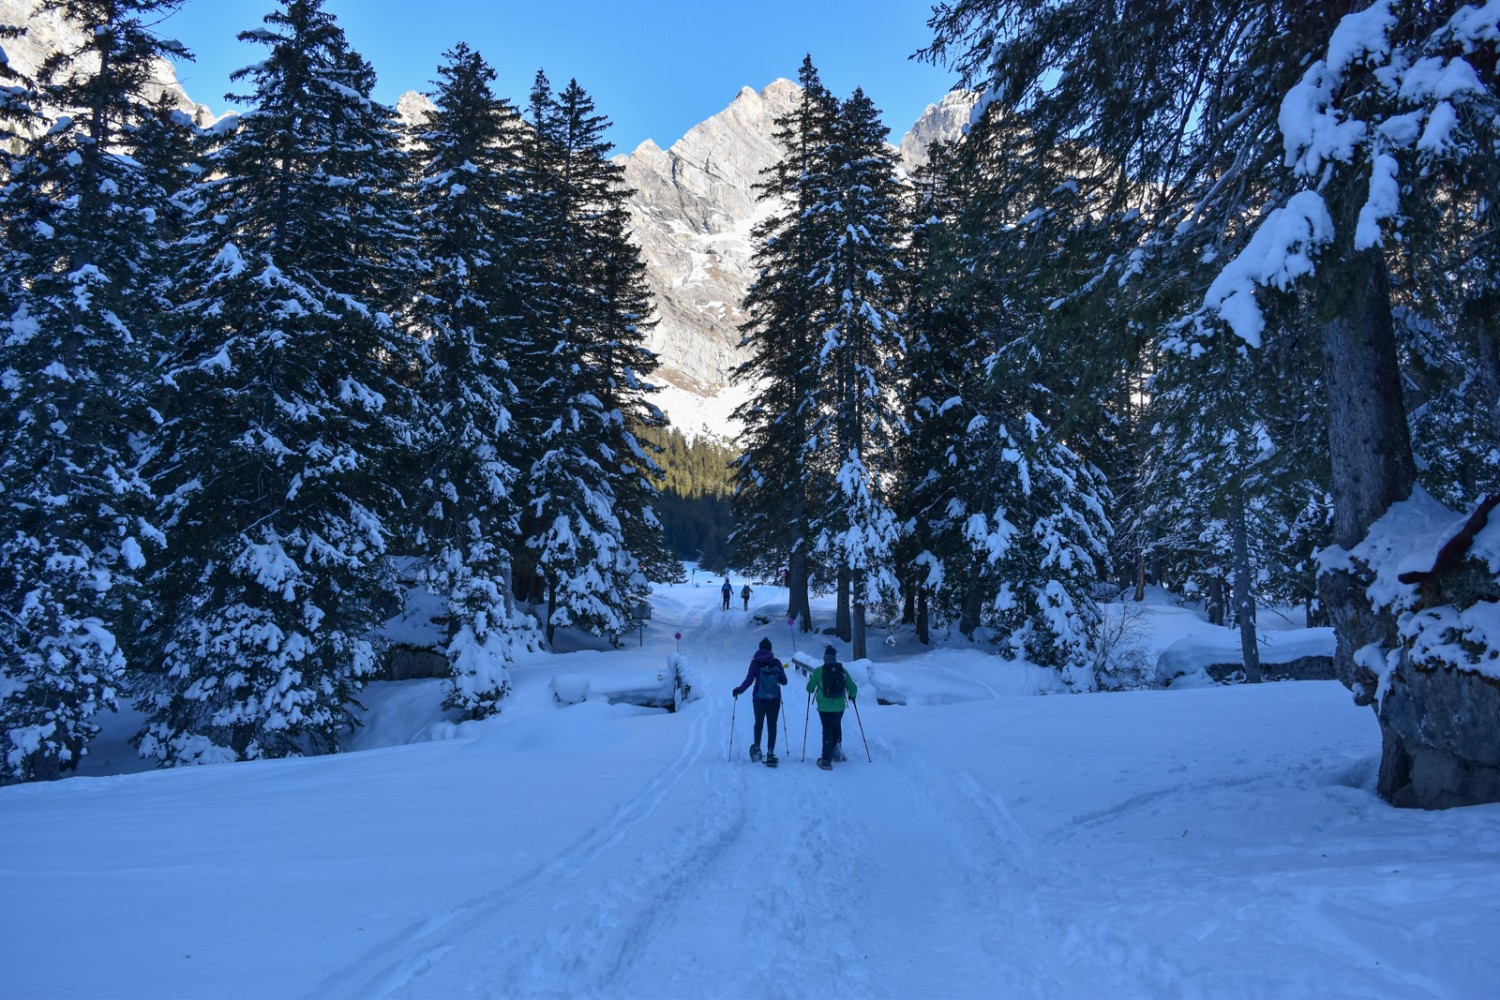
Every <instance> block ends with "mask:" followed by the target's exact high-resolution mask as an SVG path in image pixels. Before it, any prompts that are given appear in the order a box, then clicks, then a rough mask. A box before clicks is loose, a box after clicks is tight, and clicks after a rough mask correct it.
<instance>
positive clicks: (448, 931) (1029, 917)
mask: <svg viewBox="0 0 1500 1000" xmlns="http://www.w3.org/2000/svg"><path fill="white" fill-rule="evenodd" d="M679 593H680V591H679ZM689 593H691V592H689ZM704 593H707V591H704ZM715 596H716V595H715ZM655 624H656V626H657V630H656V631H657V633H658V635H659V636H660V637H663V638H657V639H656V640H655V641H656V642H657V643H662V642H664V641H665V639H664V637H665V636H670V635H671V634H673V633H674V632H678V631H680V632H682V633H683V635H684V637H685V639H686V640H687V641H686V642H685V643H684V646H683V652H684V653H685V654H686V656H687V657H688V660H689V663H690V665H691V667H692V669H693V670H694V671H695V673H696V674H697V677H698V679H699V681H700V682H701V683H703V684H705V685H706V687H707V691H706V695H707V696H706V697H705V698H704V699H703V700H701V701H698V702H695V703H693V704H692V705H690V706H689V707H688V708H687V709H686V710H685V711H684V712H682V713H679V717H678V718H677V719H674V720H668V721H664V722H662V723H660V724H662V725H664V726H666V725H672V724H674V723H676V724H678V725H680V726H681V727H682V728H683V730H684V738H683V739H682V742H681V747H680V752H679V753H678V754H677V755H676V757H675V758H674V759H672V760H671V761H670V763H669V764H667V765H666V766H665V767H664V768H663V769H662V770H661V771H660V772H659V773H658V774H655V775H653V776H651V778H650V780H649V781H647V782H646V784H645V785H644V786H643V787H642V788H641V789H640V791H639V792H637V793H636V794H634V795H633V796H631V797H630V798H628V799H626V800H625V801H623V802H622V803H621V804H620V806H619V807H618V808H617V810H616V811H615V813H614V815H612V816H611V817H610V819H609V820H608V822H607V823H606V824H605V825H604V826H603V827H601V828H599V829H597V830H594V831H591V832H590V833H588V834H587V835H585V836H584V837H582V838H581V839H579V840H577V841H575V842H573V843H570V844H567V845H564V846H562V847H560V849H559V850H558V851H557V852H556V853H555V854H552V855H551V856H549V857H547V858H545V859H544V860H541V861H540V862H539V863H537V864H536V865H535V866H534V867H532V868H530V869H529V870H528V871H527V872H525V873H524V874H521V875H519V876H518V877H516V878H514V879H512V880H510V881H508V882H506V883H505V884H504V885H499V886H495V887H493V888H491V889H489V890H487V891H485V892H482V893H478V894H476V895H475V896H474V897H473V898H472V899H470V900H468V901H466V902H464V903H463V904H462V905H459V906H456V907H454V908H452V909H451V910H449V911H448V912H445V913H441V914H435V915H432V916H431V917H430V918H428V919H425V920H423V921H420V922H419V923H416V924H413V925H412V926H409V927H407V928H404V929H403V930H401V931H400V932H399V933H397V934H396V935H394V936H393V937H392V938H390V939H388V940H385V941H382V942H380V943H379V944H377V945H376V946H375V947H374V948H372V949H371V950H370V951H369V952H368V953H366V954H364V955H361V956H359V957H358V958H357V959H356V960H355V961H354V962H352V963H350V964H349V966H348V967H347V968H346V969H344V970H342V971H340V972H338V973H335V974H333V975H331V976H329V977H328V978H326V979H324V980H323V981H322V982H321V983H320V984H319V985H318V988H317V989H316V990H315V991H314V993H315V995H318V996H376V997H408V996H410V997H428V996H455V995H478V996H484V995H495V996H504V995H547V994H549V993H554V992H557V993H565V994H567V995H572V996H606V995H608V996H674V997H676V996H708V995H713V996H806V995H810V994H815V993H817V994H830V995H835V996H915V995H924V994H931V992H932V991H933V989H934V984H936V983H942V984H944V986H943V992H944V993H945V994H948V995H962V993H963V991H964V986H963V984H966V983H967V984H972V990H973V995H993V994H994V991H995V989H996V986H997V983H999V984H1003V986H1004V989H1003V992H1006V993H1013V994H1033V995H1036V994H1045V993H1050V992H1055V991H1056V990H1057V989H1058V983H1059V976H1060V975H1061V973H1060V969H1061V968H1062V966H1061V963H1060V961H1059V959H1058V956H1056V955H1046V954H1038V953H1036V950H1035V949H1036V948H1037V946H1038V944H1039V943H1045V942H1046V941H1047V940H1048V939H1049V938H1050V937H1051V936H1052V935H1048V934H1043V933H1040V930H1041V928H1040V921H1041V920H1042V915H1041V914H1040V913H1039V912H1038V910H1037V909H1036V906H1035V903H1034V900H1035V896H1036V894H1035V891H1034V884H1033V883H1034V881H1035V878H1036V876H1035V874H1034V867H1035V857H1034V854H1033V852H1032V850H1031V848H1030V845H1029V843H1028V841H1027V838H1026V836H1025V835H1024V834H1023V833H1022V832H1021V831H1020V829H1019V828H1018V827H1017V826H1016V825H1015V824H1014V823H1013V822H1011V821H1010V819H1009V817H1008V815H1007V814H1006V813H1005V811H1004V808H1003V806H1001V805H1000V804H998V803H996V802H995V801H993V800H992V799H991V798H990V797H989V796H987V795H985V794H983V793H982V792H980V791H979V789H978V788H977V786H976V785H974V784H973V782H972V780H969V779H967V778H966V777H965V776H964V775H963V773H962V772H961V771H955V770H953V769H952V768H948V767H938V766H936V765H935V764H934V763H933V762H931V761H930V760H928V759H927V756H926V754H925V753H923V752H922V750H921V748H918V747H900V748H896V747H893V746H892V745H891V744H890V743H889V742H887V741H886V740H883V739H882V738H881V737H880V736H879V735H878V734H877V735H876V736H875V737H874V738H873V739H872V741H871V744H870V747H871V753H872V755H873V756H874V757H875V760H874V762H873V763H871V762H869V761H868V760H867V759H866V757H865V753H864V749H863V744H862V743H861V742H860V735H859V723H858V721H857V720H856V718H855V716H854V713H853V712H852V711H851V712H849V713H847V716H846V731H845V746H846V749H847V750H848V751H849V756H850V760H849V762H848V763H845V764H842V765H840V766H838V767H837V768H836V769H835V770H834V771H833V772H832V773H825V772H823V771H820V770H818V769H817V768H816V767H815V766H814V765H813V763H812V761H811V759H810V758H809V759H808V760H807V761H806V762H805V763H804V762H803V760H802V734H801V733H800V732H793V730H796V729H800V728H802V727H803V726H804V723H806V728H807V731H808V736H807V740H808V743H809V744H810V745H811V746H813V747H815V746H816V745H817V740H818V720H817V719H816V717H815V715H816V713H812V714H813V717H812V718H810V719H809V718H808V713H807V709H806V693H805V691H804V688H803V685H802V683H801V678H800V676H799V675H797V674H796V673H795V672H793V678H794V680H793V683H791V684H789V685H788V687H787V689H786V695H787V698H786V704H787V708H788V712H787V713H786V714H787V718H786V720H785V721H786V726H785V728H784V730H783V733H782V734H779V735H780V739H779V740H778V742H779V743H780V747H779V749H780V750H781V753H782V760H783V765H782V767H780V768H778V769H775V770H771V769H768V768H765V767H763V766H760V765H757V764H752V763H750V762H749V761H748V759H747V752H748V748H749V743H750V732H751V717H750V705H749V700H748V698H747V699H744V700H743V701H742V703H741V704H739V705H736V704H735V703H734V702H733V701H732V700H731V699H730V698H729V689H730V688H731V687H732V686H734V685H735V684H737V683H738V682H739V681H740V680H741V679H742V676H743V670H744V665H745V664H746V663H747V662H748V660H749V655H750V653H751V652H753V650H754V648H755V644H756V642H757V641H758V639H759V638H760V637H761V636H762V635H765V634H770V635H772V637H773V641H775V640H776V639H777V638H779V637H778V636H777V630H774V629H771V628H767V627H764V626H759V625H757V624H756V622H755V621H754V619H753V618H752V616H751V615H747V614H746V613H745V612H743V611H741V610H739V609H738V608H735V609H733V610H731V611H730V612H727V613H726V612H723V611H721V610H720V609H719V607H718V606H717V600H713V601H711V602H704V603H703V605H702V606H698V605H696V604H691V603H687V602H674V601H672V600H665V601H663V600H661V599H660V598H659V600H658V604H657V607H656V619H655ZM784 644H785V645H789V644H790V643H789V642H787V643H784ZM785 652H786V651H785V650H783V651H782V653H783V655H784V654H785ZM731 719H733V720H734V727H735V730H736V731H735V739H734V749H733V757H732V759H731V758H730V757H729V742H730V740H729V736H730V726H731ZM788 733H789V734H790V736H791V739H790V742H791V746H787V745H786V744H787V736H786V734H788ZM814 755H815V751H814ZM893 809H894V810H899V812H900V814H901V816H902V819H903V821H902V822H896V823H893V822H891V819H892V815H891V813H892V810H893ZM1077 960H1078V956H1077V955H1076V954H1075V955H1074V956H1072V961H1073V962H1074V963H1075V964H1076V963H1077ZM705 970H718V971H717V973H716V975H715V976H714V977H712V978H711V979H708V980H706V979H705ZM564 984H565V985H564Z"/></svg>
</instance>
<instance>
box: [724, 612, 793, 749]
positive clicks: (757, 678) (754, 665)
mask: <svg viewBox="0 0 1500 1000" xmlns="http://www.w3.org/2000/svg"><path fill="white" fill-rule="evenodd" d="M747 589H748V588H747ZM785 683H786V668H785V667H783V666H782V665H781V661H780V660H778V659H777V658H776V657H774V656H772V655H771V640H770V639H762V640H761V641H760V648H759V649H757V650H756V651H755V655H754V656H752V657H750V669H749V670H748V671H746V672H745V682H744V683H743V684H741V685H740V686H739V687H737V688H735V689H734V696H735V697H736V698H738V697H739V696H740V695H742V694H744V693H745V690H746V689H747V688H749V687H751V686H752V685H753V686H754V688H755V694H754V696H753V697H752V698H751V701H750V703H751V704H752V705H753V706H754V707H755V742H754V743H752V744H750V759H751V760H760V759H761V758H760V731H761V727H762V726H763V725H765V724H766V723H769V724H770V727H769V731H768V732H767V733H766V766H767V767H775V766H776V720H777V718H778V717H780V715H781V687H782V685H783V684H785Z"/></svg>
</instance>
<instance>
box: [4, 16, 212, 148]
mask: <svg viewBox="0 0 1500 1000" xmlns="http://www.w3.org/2000/svg"><path fill="white" fill-rule="evenodd" d="M41 5H42V0H0V24H13V25H18V26H21V27H24V28H25V29H26V33H25V34H24V35H22V36H21V37H20V38H9V39H6V40H5V42H4V43H3V46H0V47H3V48H4V50H5V54H6V56H7V58H8V59H9V62H10V65H11V67H12V68H13V69H15V70H17V71H18V72H20V73H22V74H23V75H25V76H28V77H31V78H32V79H35V77H36V73H37V70H38V69H40V68H41V65H42V63H43V62H44V61H45V60H46V59H47V57H48V56H50V55H51V54H52V53H54V52H60V51H62V50H63V49H70V50H71V49H75V48H77V47H78V46H79V44H80V43H81V42H82V39H83V35H82V33H81V32H80V31H79V30H78V29H77V28H76V27H74V26H73V24H72V23H71V22H69V21H68V20H67V19H66V18H65V17H63V16H62V13H61V12H59V11H56V10H51V11H41V10H39V9H38V8H40V7H41ZM145 90H146V97H147V98H148V99H149V100H152V101H155V100H156V99H157V98H158V97H160V95H162V94H163V93H166V94H169V95H171V98H172V103H173V104H175V105H176V106H177V108H178V109H179V110H181V111H184V112H186V113H187V114H188V115H189V116H190V117H191V118H192V119H193V121H195V122H197V123H198V124H199V125H210V124H212V123H213V122H214V121H215V120H216V118H217V116H216V115H215V114H214V113H213V112H212V111H211V110H209V108H207V107H206V106H204V105H202V104H197V103H195V102H194V101H193V100H191V99H190V98H189V97H188V96H187V94H186V93H185V92H184V91H183V89H182V84H180V83H178V81H177V70H176V68H175V67H173V65H172V63H171V62H170V61H168V60H166V59H157V60H154V61H153V63H152V75H151V79H149V80H147V81H146V87H145Z"/></svg>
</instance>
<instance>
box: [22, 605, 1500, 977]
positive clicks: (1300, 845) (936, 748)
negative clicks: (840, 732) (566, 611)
mask: <svg viewBox="0 0 1500 1000" xmlns="http://www.w3.org/2000/svg"><path fill="white" fill-rule="evenodd" d="M735 582H736V585H737V584H738V581H735ZM760 596H761V597H763V598H765V603H763V604H761V605H760V606H752V610H751V613H750V614H748V615H747V614H745V613H743V612H740V611H732V612H722V611H720V610H718V603H717V592H716V590H715V589H714V588H712V587H710V586H701V587H694V586H692V585H680V586H674V587H669V588H665V589H663V590H661V591H659V592H658V594H657V595H656V599H655V608H656V615H655V618H654V619H653V621H652V623H651V625H650V626H649V627H648V628H647V630H646V632H645V643H644V645H641V646H634V647H627V648H625V649H622V650H618V651H613V652H604V653H598V652H587V653H579V654H568V655H562V656H556V657H550V658H549V657H539V658H537V659H536V660H535V661H528V663H526V664H524V665H522V666H520V667H518V669H517V671H516V673H515V680H516V696H515V698H514V699H513V700H512V702H511V703H509V705H508V708H507V710H506V712H505V714H504V715H502V716H501V717H500V718H499V719H495V720H490V721H487V722H484V723H477V724H475V723H470V724H465V725H463V726H460V727H456V728H455V727H453V726H451V725H450V726H436V727H433V728H431V729H429V730H428V731H427V732H426V735H427V736H431V737H445V736H446V737H448V738H446V739H442V738H439V739H431V740H429V741H427V742H422V743H417V744H412V745H402V746H390V747H387V748H385V749H378V750H370V751H366V752H359V753H349V754H344V755H341V756H337V757H324V758H316V759H308V760H286V761H267V762H258V763H248V764H234V765H225V766H218V767H202V768H189V769H183V770H179V771H170V772H153V773H146V774H132V775H121V776H115V777H106V778H71V779H67V780H64V781H59V782H54V783H50V784H37V785H25V786H13V787H7V788H0V814H3V815H4V817H5V822H4V823H3V824H0V857H3V858H4V861H3V862H0V868H3V884H4V885H5V888H6V897H7V899H8V900H9V901H10V903H11V905H9V906H7V907H4V908H0V940H3V941H4V942H5V946H4V956H5V958H4V968H5V981H6V987H5V991H4V992H5V994H6V995H7V996H11V997H17V998H31V997H49V998H66V997H99V996H153V997H188V996H191V997H203V998H209V997H243V996H278V997H280V996H319V997H344V996H350V997H354V996H359V997H438V996H442V997H447V996H477V997H488V996H496V997H501V996H534V995H547V996H609V997H616V996H618V997H664V996H670V997H700V996H701V997H707V996H713V997H737V996H814V995H827V996H868V997H933V996H943V997H950V996H975V997H978V996H984V997H993V996H1055V997H1081V996H1120V997H1128V996H1136V997H1146V996H1205V995H1206V996H1272V997H1275V996H1319V997H1344V996H1348V997H1354V996H1411V997H1478V996H1484V995H1489V994H1490V993H1492V992H1493V987H1494V984H1495V983H1496V982H1500V952H1497V951H1496V950H1495V949H1494V948H1493V947H1492V941H1491V938H1492V937H1493V932H1494V929H1495V928H1496V927H1500V806H1483V807H1477V808H1471V809H1459V810H1452V811H1450V812H1446V813H1426V812H1417V811H1401V810H1394V809H1391V808H1390V807H1388V806H1386V805H1384V804H1383V803H1382V802H1381V801H1380V800H1379V799H1378V798H1377V797H1376V796H1375V795H1374V793H1373V791H1372V788H1371V783H1372V780H1373V774H1374V769H1375V762H1376V760H1377V758H1378V754H1379V749H1380V748H1379V736H1378V730H1377V728H1376V727H1375V725H1374V723H1373V720H1371V719H1370V718H1369V716H1368V714H1367V712H1365V711H1364V710H1359V709H1355V708H1354V707H1353V706H1352V705H1350V703H1349V698H1348V694H1347V692H1346V691H1344V690H1343V689H1342V688H1341V687H1340V686H1339V685H1337V684H1336V683H1332V682H1326V683H1325V682H1303V683H1283V684H1267V685H1260V686H1242V687H1230V688H1218V687H1216V688H1197V689H1191V690H1187V691H1152V692H1139V693H1133V694H1108V695H1057V696H1048V697H1037V696H1035V694H1034V693H1029V692H1036V691H1038V690H1046V689H1047V686H1046V684H1045V681H1044V680H1043V679H1044V678H1045V677H1046V672H1045V671H1040V670H1038V669H1036V668H1027V667H1024V666H1014V665H1006V664H1003V663H1001V662H1000V661H998V660H997V659H996V658H994V657H993V656H990V655H988V654H987V653H985V652H984V651H982V650H976V649H972V648H969V647H966V646H964V645H963V644H957V645H954V646H950V647H948V648H945V649H939V650H933V651H928V652H914V651H912V650H911V649H910V648H908V647H905V646H901V645H898V646H897V647H886V646H882V647H879V648H880V650H881V652H882V654H884V655H883V656H882V659H881V661H880V662H879V663H876V664H873V665H869V666H866V665H862V664H857V665H855V667H854V675H855V677H856V678H857V679H858V680H859V681H860V683H861V697H860V699H859V717H858V718H856V715H855V713H854V712H853V711H850V712H849V713H847V715H846V717H845V734H846V735H845V748H846V750H847V751H848V755H849V757H850V760H849V762H848V763H846V764H841V765H838V766H836V767H835V769H834V770H833V771H832V772H831V773H824V772H822V771H820V770H818V769H817V768H815V767H813V766H812V764H811V763H802V762H801V757H802V731H801V730H802V729H803V727H804V726H805V727H806V732H807V734H808V742H809V743H810V744H813V745H815V744H816V740H817V738H818V720H817V719H816V718H815V717H813V718H808V717H806V715H805V712H806V698H807V695H806V693H805V691H804V690H803V688H802V686H801V683H800V679H798V680H794V681H793V683H792V684H791V685H789V686H788V687H787V688H786V689H785V690H786V698H787V702H788V711H787V712H786V713H785V715H784V722H783V731H782V733H781V734H779V738H778V741H777V743H778V749H779V750H780V752H781V754H782V759H783V764H782V766H781V767H780V768H779V769H777V770H774V771H773V770H768V769H766V768H763V767H761V766H759V765H755V764H751V763H749V761H748V760H747V758H746V755H745V753H746V749H747V747H748V743H749V735H750V733H749V730H750V705H749V703H748V702H747V701H746V700H744V699H741V700H739V701H734V700H731V698H730V697H729V694H730V688H731V687H732V686H733V685H735V684H736V683H738V682H739V681H740V680H741V679H742V678H743V677H744V671H745V665H746V663H747V662H748V658H749V654H750V652H751V651H752V650H753V649H754V648H755V643H756V642H757V641H758V640H759V639H760V638H761V637H762V636H763V635H769V636H770V637H771V639H772V641H773V643H774V644H775V645H776V647H777V650H778V652H779V653H780V654H781V655H783V656H785V655H786V653H787V652H788V651H789V649H790V647H791V645H792V640H793V638H794V637H793V635H792V634H791V632H790V631H789V630H788V629H787V628H786V626H785V625H784V623H783V622H782V620H781V619H780V610H781V609H780V607H779V606H778V605H777V604H776V599H777V597H778V596H779V595H778V593H777V591H776V590H775V588H772V587H764V588H761V590H760ZM828 610H829V609H827V608H820V609H818V613H819V614H824V613H826V612H827V611H828ZM757 616H758V617H759V620H757ZM763 622H770V623H772V624H762V623H763ZM677 633H680V634H681V635H682V639H681V640H677V639H675V638H674V635H675V634H677ZM797 643H798V646H799V650H800V651H801V652H802V653H804V654H805V653H807V652H809V651H811V652H813V653H814V654H815V653H816V652H817V650H818V649H819V648H820V647H821V640H819V641H817V642H814V643H809V641H808V639H807V638H806V637H797ZM809 647H811V649H809ZM679 649H680V651H681V654H682V655H683V656H684V657H685V658H686V660H687V661H688V666H689V670H690V672H691V673H693V674H694V675H695V676H696V678H697V680H698V682H699V683H700V685H701V690H702V692H703V693H704V697H703V698H702V699H701V700H699V701H695V702H692V703H690V704H688V705H687V706H686V707H685V708H684V710H683V711H681V712H679V713H677V714H668V713H665V712H662V711H652V710H646V709H640V708H634V707H630V706H623V705H616V706H611V705H608V704H606V703H604V702H601V701H587V702H584V703H582V704H578V705H573V706H569V707H563V706H560V705H559V704H557V703H556V702H555V701H554V700H553V699H552V698H551V697H550V690H551V688H550V683H551V679H552V678H553V677H555V676H556V675H557V673H558V672H568V671H572V670H575V669H578V668H579V667H578V665H579V664H589V665H591V664H595V663H597V664H600V665H601V666H602V665H603V664H605V663H606V662H613V663H616V664H617V667H616V668H615V669H618V670H621V671H630V670H652V669H658V668H660V667H661V666H662V665H663V664H664V663H665V661H666V659H667V657H668V656H669V655H672V654H674V653H677V652H678V651H679ZM589 668H590V669H592V666H590V667H589ZM891 678H895V681H894V682H892V681H891V680H890V679H891ZM887 683H896V684H898V685H899V686H901V687H903V688H904V689H906V690H908V691H913V692H918V693H925V696H923V697H914V698H912V699H911V703H910V704H908V705H905V706H897V705H881V704H879V703H878V699H877V697H876V696H877V695H878V694H879V693H880V691H881V690H882V688H883V685H885V684H887ZM403 690H405V691H407V692H408V693H413V692H415V693H417V694H415V695H413V697H412V698H409V699H408V701H415V700H420V698H419V695H420V693H422V692H425V696H426V697H428V699H429V705H428V709H427V710H428V712H429V713H430V716H439V715H440V714H441V713H439V712H438V711H437V706H438V702H439V701H440V698H441V694H440V690H439V688H438V687H437V685H436V684H434V683H432V682H408V684H407V686H406V687H405V688H403ZM417 710H418V709H417V707H416V706H415V704H408V705H406V707H405V709H404V711H406V712H408V713H409V712H414V711H417ZM398 714H399V713H398ZM407 721H409V720H407ZM392 724H395V723H392ZM402 724H403V725H404V724H406V722H405V721H403V722H402ZM861 731H863V736H864V737H868V744H869V754H870V757H871V758H873V762H870V761H867V760H866V757H865V744H864V738H863V737H862V735H861ZM731 734H732V736H731ZM731 738H732V740H733V750H732V753H731V748H730V741H731Z"/></svg>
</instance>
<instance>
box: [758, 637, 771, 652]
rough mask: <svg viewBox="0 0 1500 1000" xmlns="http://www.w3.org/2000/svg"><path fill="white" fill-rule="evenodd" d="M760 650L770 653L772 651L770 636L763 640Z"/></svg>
mask: <svg viewBox="0 0 1500 1000" xmlns="http://www.w3.org/2000/svg"><path fill="white" fill-rule="evenodd" d="M760 648H761V649H764V650H765V651H766V652H768V653H769V652H770V651H771V638H770V636H767V637H766V638H764V639H762V640H761V641H760Z"/></svg>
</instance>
